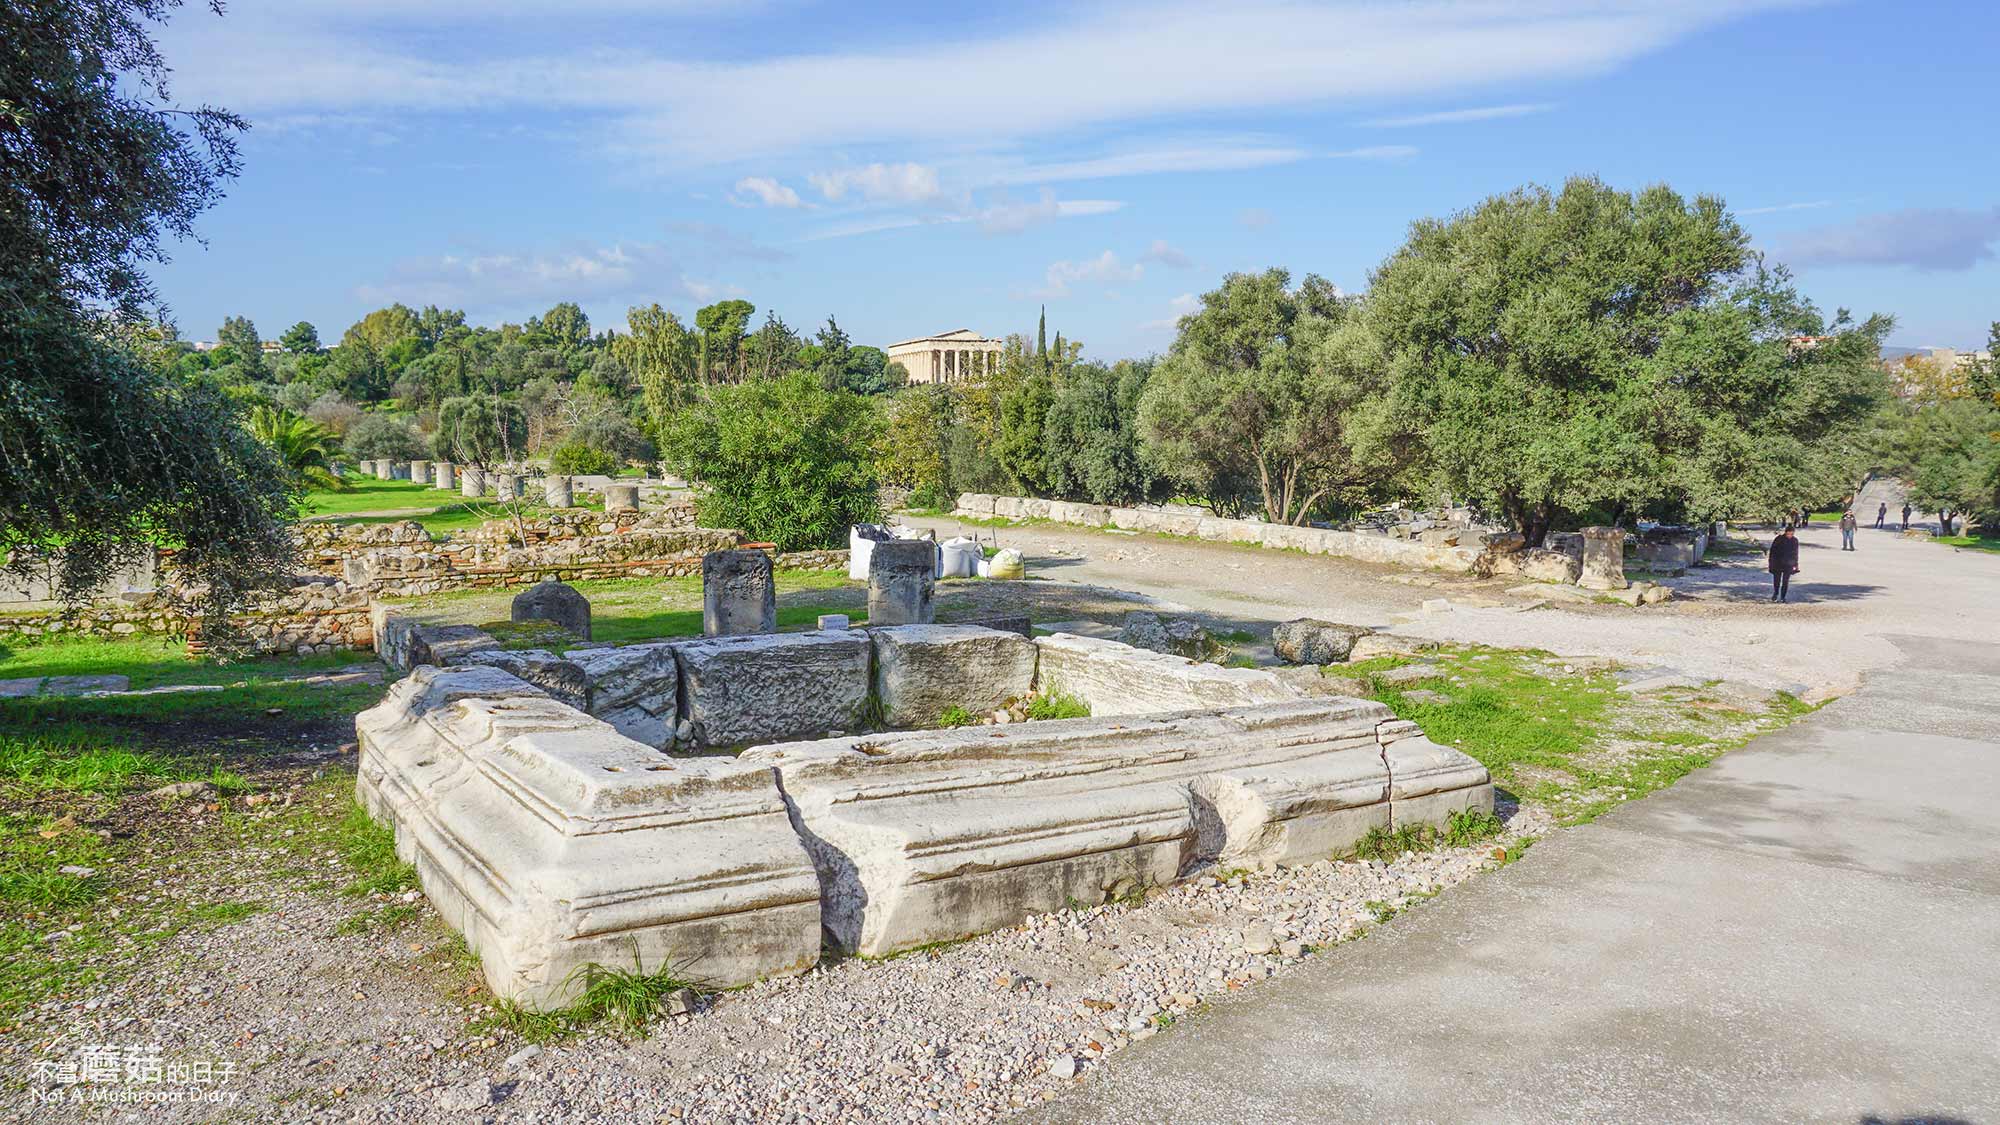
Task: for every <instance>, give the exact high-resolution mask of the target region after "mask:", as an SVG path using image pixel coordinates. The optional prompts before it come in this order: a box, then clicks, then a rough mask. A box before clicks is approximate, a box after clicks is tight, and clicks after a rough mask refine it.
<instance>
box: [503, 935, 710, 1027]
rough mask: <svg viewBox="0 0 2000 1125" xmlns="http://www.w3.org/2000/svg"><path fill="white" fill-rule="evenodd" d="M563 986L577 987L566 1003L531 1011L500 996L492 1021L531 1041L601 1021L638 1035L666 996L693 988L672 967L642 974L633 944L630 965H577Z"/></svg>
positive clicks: (636, 949)
mask: <svg viewBox="0 0 2000 1125" xmlns="http://www.w3.org/2000/svg"><path fill="white" fill-rule="evenodd" d="M563 984H564V987H566V988H568V987H576V988H578V989H579V991H578V993H577V997H576V999H575V1000H573V1001H571V1002H570V1004H569V1006H568V1007H566V1008H559V1009H556V1010H555V1011H551V1012H536V1011H530V1010H529V1009H527V1008H524V1007H522V1006H521V1005H519V1004H516V1003H514V1002H512V1001H510V1000H502V1001H500V1003H499V1016H498V1019H497V1022H498V1023H499V1024H500V1025H501V1026H503V1027H505V1028H507V1029H508V1030H509V1031H512V1032H514V1033H515V1034H516V1035H519V1036H520V1037H521V1038H523V1039H526V1040H527V1041H529V1042H530V1043H541V1042H545V1041H547V1040H550V1039H556V1038H560V1037H563V1036H566V1035H569V1034H571V1033H573V1032H576V1031H578V1030H581V1029H583V1028H586V1027H589V1026H591V1025H593V1024H597V1023H600V1022H603V1023H610V1024H611V1025H613V1026H614V1027H616V1028H618V1029H619V1030H621V1031H626V1032H629V1033H631V1034H634V1035H637V1036H638V1037H640V1038H642V1039H643V1038H645V1036H646V1025H647V1024H649V1023H651V1022H652V1020H653V1017H655V1016H657V1015H659V1014H660V1012H661V1009H662V1004H663V1001H664V1000H665V999H666V997H667V996H668V995H669V994H670V993H673V992H678V991H679V990H681V989H683V988H693V987H694V986H693V983H692V982H690V981H688V980H687V979H686V978H684V977H681V976H679V975H677V972H676V970H675V968H674V967H673V966H672V965H663V966H661V967H659V968H656V969H654V970H653V971H652V972H647V971H646V969H645V967H644V965H643V963H642V962H641V960H640V958H639V949H638V943H636V942H634V943H633V947H632V968H631V969H629V970H627V969H610V968H606V967H604V966H603V965H597V964H589V965H579V966H577V968H576V969H575V970H573V971H572V972H571V973H570V974H569V976H568V977H566V978H564V980H563Z"/></svg>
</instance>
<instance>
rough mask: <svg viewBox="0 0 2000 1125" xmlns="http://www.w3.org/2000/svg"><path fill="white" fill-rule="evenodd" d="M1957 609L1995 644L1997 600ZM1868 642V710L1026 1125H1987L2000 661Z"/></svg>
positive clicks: (1183, 1032) (1133, 1054) (1662, 801)
mask: <svg viewBox="0 0 2000 1125" xmlns="http://www.w3.org/2000/svg"><path fill="white" fill-rule="evenodd" d="M1932 549H1935V548H1932ZM1989 595H2000V584H1996V585H1995V586H1994V587H1990V588H1989ZM1964 609H1965V610H1966V611H1967V612H1969V613H1972V614H1973V615H1975V616H1983V617H1984V618H1985V620H1986V622H1987V626H1988V628H1989V629H1991V628H1992V621H1993V618H1994V617H1995V615H1996V614H1995V611H1996V610H2000V596H1989V599H1988V600H1987V601H1986V602H1985V603H1984V605H1983V606H1978V605H1968V606H1966V607H1964ZM1989 635H1990V634H1989ZM1885 641H1886V642H1887V643H1890V644H1892V645H1893V646H1894V647H1895V648H1896V649H1897V650H1899V652H1900V653H1901V654H1902V656H1903V658H1904V659H1903V660H1902V662H1901V663H1899V664H1897V665H1896V666H1894V667H1893V668H1889V669H1884V670H1879V671H1876V672H1874V673H1872V674H1871V675H1870V676H1869V678H1868V681H1867V683H1866V685H1865V686H1864V687H1863V689H1862V690H1861V691H1860V692H1859V693H1857V694H1855V695H1853V696H1850V697H1848V698H1845V699H1842V700H1840V701H1838V702H1836V703H1834V704H1832V705H1830V706H1828V707H1827V708H1825V709H1824V710H1822V711H1820V712H1819V713H1818V714H1816V715H1814V716H1812V717H1810V718H1808V719H1806V720H1804V721H1802V722H1800V723H1798V724H1796V725H1794V726H1792V727H1791V728H1789V729H1787V730H1785V731H1783V732H1780V733H1777V734H1774V735H1770V736H1767V737H1766V738H1763V739H1760V740H1759V741H1758V742H1756V743H1754V744H1753V745H1752V746H1750V747H1747V748H1745V749H1744V750H1741V751H1738V752H1736V753H1734V754H1730V755H1728V756H1726V757H1724V758H1723V759H1721V760H1720V761H1719V762H1718V763H1717V764H1715V765H1714V766H1711V767H1710V768H1708V769H1706V770H1702V771H1700V772H1698V773H1696V774H1694V775H1692V776H1690V777H1689V778H1687V779H1686V780H1684V781H1682V782H1681V783H1679V784H1678V785H1675V786H1674V787H1673V788H1671V789H1669V790H1666V791H1665V792H1663V793H1660V794H1656V795H1654V796H1652V797H1649V798H1648V799H1646V800H1644V801H1641V802H1637V803H1635V804H1633V805H1630V806H1627V807H1625V808H1623V809H1620V810H1617V811H1616V812H1615V813H1613V814H1611V815H1609V816H1607V817H1605V818H1603V819H1601V820H1600V821H1598V822H1597V823H1595V824H1593V825H1589V826H1586V827H1584V828H1580V829H1577V830H1575V831H1571V832H1566V833H1561V834H1559V835H1557V836H1556V837H1553V838H1551V839H1549V840H1547V841H1545V842H1543V843H1542V844H1540V845H1539V846H1537V847H1536V848H1534V849H1533V850H1531V851H1530V852H1529V853H1528V854H1527V855H1526V856H1525V857H1524V858H1523V859H1522V860H1521V861H1520V862H1518V863H1516V864H1514V865H1513V866H1511V867H1508V868H1506V869H1505V870H1503V871H1501V872H1498V873H1496V874H1494V875H1492V876H1489V877H1486V878H1483V879H1480V880H1476V881H1475V882H1473V883H1471V884H1468V885H1467V886H1464V887H1460V888H1457V889H1455V890H1453V891H1451V892H1450V893H1448V894H1446V895H1444V896H1443V897H1442V898H1440V899H1438V900H1436V901H1435V902H1432V903H1429V904H1427V905H1425V906H1423V907H1422V908H1420V909H1417V910H1415V911H1412V912H1411V913H1409V914H1406V915H1404V916H1402V917H1400V918H1398V919H1396V920H1394V921H1393V922H1392V923H1390V924H1389V925H1387V926H1386V927H1384V928H1382V929H1381V930H1379V931H1378V932H1377V933H1375V934H1372V935H1370V936H1368V937H1367V938H1365V939H1363V940H1361V941H1359V942H1357V943H1355V944H1353V945H1350V946H1348V947H1345V948H1343V949H1340V950H1338V951H1334V952H1332V953H1330V954H1326V955H1322V956H1321V957H1317V958H1314V959H1313V960H1312V961H1310V962H1308V964H1307V966H1306V967H1304V968H1303V969H1302V970H1300V971H1298V972H1295V973H1293V974H1288V975H1287V976H1285V977H1283V978H1281V979H1279V980H1278V981H1275V982H1272V983H1271V984H1269V985H1266V986H1264V987H1261V988H1258V989H1257V990H1255V991H1254V992H1253V993H1252V994H1251V995H1249V996H1248V997H1246V998H1244V999H1242V1000H1239V1001H1237V1002H1235V1003H1231V1004H1226V1005H1223V1006H1221V1007H1219V1008H1218V1009H1217V1010H1215V1011H1213V1012H1211V1013H1209V1014H1207V1015H1205V1016H1203V1017H1200V1018H1199V1019H1197V1020H1196V1021H1195V1022H1192V1023H1190V1024H1188V1025H1185V1026H1183V1027H1180V1028H1176V1029H1175V1030H1174V1031H1173V1032H1172V1033H1171V1034H1168V1035H1162V1036H1159V1037H1158V1038H1156V1039H1154V1040H1152V1041H1150V1042H1148V1043H1146V1044H1142V1045H1140V1046H1139V1047H1137V1048H1134V1049H1132V1050H1130V1051H1127V1052H1124V1053H1121V1054H1119V1055H1117V1056H1115V1057H1114V1058H1113V1059H1112V1060H1111V1062H1110V1063H1109V1064H1108V1065H1107V1066H1106V1067H1105V1068H1104V1069H1103V1070H1102V1071H1100V1072H1098V1073H1095V1074H1093V1075H1092V1076H1091V1079H1090V1080H1089V1081H1088V1082H1085V1083H1084V1084H1082V1085H1081V1086H1080V1087H1079V1088H1078V1090H1077V1092H1076V1093H1075V1095H1074V1096H1071V1097H1069V1098H1067V1099H1065V1100H1061V1101H1058V1102H1057V1103H1055V1104H1054V1105H1052V1106H1051V1107H1049V1108H1048V1110H1047V1111H1046V1112H1045V1114H1044V1119H1046V1120H1051V1121H1062V1122H1156V1121H1168V1120H1171V1121H1177V1122H1190V1123H1192V1122H1243V1121H1257V1122H1291V1121H1300V1122H1303V1121H1315V1122H1318V1121H1336V1120H1365V1121H1536V1122H1541V1121H1663V1122H1665V1121H1672V1122H1687V1121H1830V1122H1850V1123H1852V1122H1862V1121H1874V1120H1878V1119H1879V1120H1884V1121H1901V1120H1912V1119H1915V1120H1923V1121H1978V1120H1988V1119H1992V1118H1993V1117H1994V1116H1995V1115H1996V1113H2000V824H1996V819H1997V818H1996V810H2000V705H1996V701H2000V644H1993V643H1979V642H1971V641H1962V640H1947V639H1938V638H1925V637H1912V636H1890V637H1887V638H1885Z"/></svg>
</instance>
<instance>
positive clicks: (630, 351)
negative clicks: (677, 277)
mask: <svg viewBox="0 0 2000 1125" xmlns="http://www.w3.org/2000/svg"><path fill="white" fill-rule="evenodd" d="M625 324H626V326H627V327H628V328H629V329H630V331H629V332H628V333H627V334H626V335H623V336H619V337H618V338H616V339H615V340H613V341H612V345H611V354H612V355H614V356H616V357H617V359H618V361H619V362H620V363H621V364H623V365H624V366H625V369H626V370H628V371H630V372H631V373H632V375H633V376H634V377H635V378H637V379H638V381H639V392H640V395H641V396H642V397H643V398H644V400H645V403H646V416H647V419H648V420H649V421H650V422H651V423H652V424H653V427H654V429H655V430H658V429H660V428H662V427H664V426H666V425H667V424H668V423H669V422H670V421H672V419H673V416H674V414H675V413H676V412H677V411H678V410H680V408H681V407H682V406H684V405H686V403H687V402H688V401H689V400H690V398H691V397H692V395H693V390H694V386H695V383H696V380H697V377H698V370H699V362H700V360H699V355H700V349H699V347H698V346H697V342H696V339H695V335H694V333H693V332H690V331H689V330H688V328H687V326H686V325H684V324H682V323H681V318H680V317H678V316H676V315H674V314H673V313H671V312H669V311H667V310H666V309H663V308H661V307H660V306H659V305H657V304H654V305H644V306H639V307H635V308H632V309H629V310H627V312H626V314H625Z"/></svg>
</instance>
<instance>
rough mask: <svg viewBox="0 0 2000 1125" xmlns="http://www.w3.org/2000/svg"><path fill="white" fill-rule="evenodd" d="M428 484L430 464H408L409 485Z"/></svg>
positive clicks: (425, 462) (417, 462)
mask: <svg viewBox="0 0 2000 1125" xmlns="http://www.w3.org/2000/svg"><path fill="white" fill-rule="evenodd" d="M430 482H431V463H430V462H429V461H412V462H410V483H411V484H423V485H428V484H430Z"/></svg>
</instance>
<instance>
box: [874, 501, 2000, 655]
mask: <svg viewBox="0 0 2000 1125" xmlns="http://www.w3.org/2000/svg"><path fill="white" fill-rule="evenodd" d="M909 522H911V523H912V524H915V525H917V526H921V527H930V528H934V529H936V530H937V531H938V532H939V533H940V534H946V535H949V534H957V533H958V532H959V530H960V529H961V527H962V526H963V525H961V524H959V523H958V522H957V521H956V520H951V519H913V520H911V521H909ZM965 530H966V531H968V532H977V533H978V534H979V535H980V536H981V537H982V539H987V540H991V539H993V538H996V537H997V539H998V541H999V542H1000V544H1001V545H1003V546H1012V547H1017V548H1019V549H1020V550H1022V551H1023V552H1024V553H1025V554H1026V555H1027V557H1028V560H1029V567H1028V569H1029V573H1030V574H1031V575H1033V576H1035V577H1039V578H1046V579H1049V580H1051V581H1055V582H1076V583H1088V584H1097V585H1105V586H1115V587H1119V588H1122V589H1127V590H1133V591H1136V592H1138V593H1141V594H1145V595H1147V596H1149V597H1152V598H1154V599H1157V600H1158V601H1160V602H1162V603H1163V604H1165V605H1167V606H1170V607H1180V608H1182V609H1184V610H1186V611H1188V612H1191V613H1194V614H1196V615H1199V616H1201V617H1203V618H1205V619H1207V620H1209V621H1210V622H1211V623H1213V624H1216V625H1220V626H1221V627H1223V628H1243V629H1249V630H1250V631H1252V632H1257V631H1260V630H1268V628H1269V627H1270V626H1271V625H1272V624H1274V623H1276V622H1279V621H1284V620H1287V619H1289V618H1293V617H1321V618H1325V619H1327V620H1332V621H1341V622H1346V623H1349V624H1356V625H1370V626H1375V627H1378V628H1382V627H1392V626H1393V627H1394V628H1395V630H1396V631H1397V632H1399V633H1407V634H1411V635H1415V636H1423V637H1429V638H1433V639H1437V640H1454V641H1468V642H1477V643H1482V644H1492V645H1501V646H1506V647H1517V648H1518V647H1534V648H1543V649H1547V650H1549V651H1551V652H1556V653H1561V654H1563V655H1566V656H1604V657H1611V658H1613V659H1617V660H1621V661H1626V662H1634V663H1641V664H1647V663H1650V664H1659V665H1664V666H1667V667H1671V668H1674V669H1677V670H1680V671H1683V672H1686V673H1688V674H1690V675H1698V676H1702V677H1704V678H1711V679H1727V680H1736V681H1741V682H1745V683H1752V684H1757V685H1759V686H1763V687H1769V688H1783V689H1787V690H1792V691H1795V692H1798V693H1800V694H1812V695H1824V694H1842V693H1846V692H1849V691H1852V690H1853V689H1854V688H1855V686H1856V685H1857V684H1859V682H1860V677H1861V675H1862V674H1863V673H1864V672H1866V671H1868V670H1870V669H1874V668H1880V667H1886V666H1888V665H1890V664H1893V663H1894V662H1895V661H1896V660H1897V659H1898V653H1897V651H1896V649H1895V647H1894V646H1893V645H1891V644H1889V643H1888V642H1887V641H1886V640H1884V639H1883V638H1884V635H1885V634H1889V633H1902V634H1911V635H1918V636H1930V637H1940V638H1953V639H1962V640H1981V639H1985V636H1986V627H1985V626H1983V625H1982V624H1981V623H1980V621H1978V620H1977V619H1976V618H1975V617H1974V616H1972V615H1970V614H1968V613H1967V612H1966V611H1967V610H1968V608H1969V607H1973V606H1977V605H1980V604H1984V603H1987V602H1991V601H1993V600H1995V599H2000V556H1993V555H1987V554H1981V553H1978V552H1972V551H1954V550H1951V549H1949V548H1946V547H1942V546H1939V545H1937V544H1935V543H1927V542H1922V541H1918V540H1909V539H1903V538H1901V537H1899V536H1897V535H1896V534H1894V533H1891V532H1884V531H1874V530H1872V529H1863V531H1862V532H1861V535H1860V539H1859V541H1858V548H1859V549H1857V550H1855V551H1852V552H1844V551H1842V550H1841V549H1840V533H1839V531H1838V529H1836V528H1834V527H1831V526H1827V527H1811V528H1808V529H1807V530H1806V531H1805V532H1804V533H1803V534H1802V535H1801V539H1803V540H1804V546H1803V549H1802V550H1801V572H1800V574H1799V575H1798V577H1797V579H1796V581H1795V583H1794V585H1793V588H1792V600H1791V601H1790V602H1789V603H1787V604H1784V605H1772V604H1771V603H1770V600H1769V598H1770V580H1769V576H1768V575H1766V574H1765V573H1764V570H1763V556H1762V553H1761V552H1762V544H1763V543H1765V542H1768V538H1769V537H1768V534H1766V533H1746V534H1754V536H1755V538H1756V539H1757V541H1758V544H1759V546H1758V553H1757V554H1755V555H1740V556H1731V557H1727V558H1722V557H1721V556H1712V557H1713V558H1717V559H1718V561H1717V562H1715V563H1714V564H1712V565H1706V566H1701V567H1697V568H1696V569H1694V570H1692V571H1690V572H1689V573H1688V574H1687V575H1686V576H1685V577H1683V578H1679V579H1674V580H1670V581H1668V582H1667V583H1666V584H1667V585H1670V586H1672V587H1674V589H1675V593H1676V595H1677V598H1676V600H1675V601H1672V602H1669V603H1667V604H1665V605H1659V606H1647V607H1644V608H1642V609H1632V608H1629V607H1626V606H1622V605H1617V606H1613V605H1600V604H1593V603H1586V604H1580V605H1577V606H1573V607H1568V606H1565V607H1560V608H1558V607H1555V606H1549V607H1545V608H1540V609H1533V610H1524V608H1523V607H1524V605H1526V604H1527V603H1526V600H1525V599H1522V598H1513V597H1508V596H1507V595H1506V593H1505V591H1506V590H1507V588H1509V587H1511V586H1514V585H1517V584H1518V583H1515V582H1511V581H1510V582H1498V581H1487V582H1481V581H1477V580H1474V579H1469V578H1455V577H1451V576H1447V575H1432V574H1424V573H1411V572H1407V571H1399V570H1396V569H1393V568H1390V567H1381V566H1372V565H1369V564H1366V563H1358V562H1353V561H1350V560H1347V559H1334V558H1322V557H1315V556H1309V555H1300V554H1294V553H1292V552H1289V551H1269V550H1264V549H1262V548H1256V547H1240V546H1234V545H1230V544H1220V543H1200V542H1194V541H1190V540H1183V539H1167V538H1162V537H1157V536H1140V535H1125V534H1119V533H1114V532H1099V531H1091V530H1087V529H1082V528H1069V527H1062V526H1058V525H1053V524H1034V525H1027V526H1022V527H1015V528H1000V529H997V530H996V529H989V528H965ZM1436 598H1449V599H1452V600H1453V601H1454V602H1455V603H1457V604H1455V606H1454V608H1453V609H1452V611H1450V612H1448V613H1442V614H1436V615H1421V614H1419V611H1420V608H1421V606H1422V604H1423V603H1424V602H1425V601H1427V600H1431V599H1436ZM1481 603H1493V604H1481ZM1411 614H1419V615H1418V616H1416V617H1414V618H1412V619H1403V615H1411Z"/></svg>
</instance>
